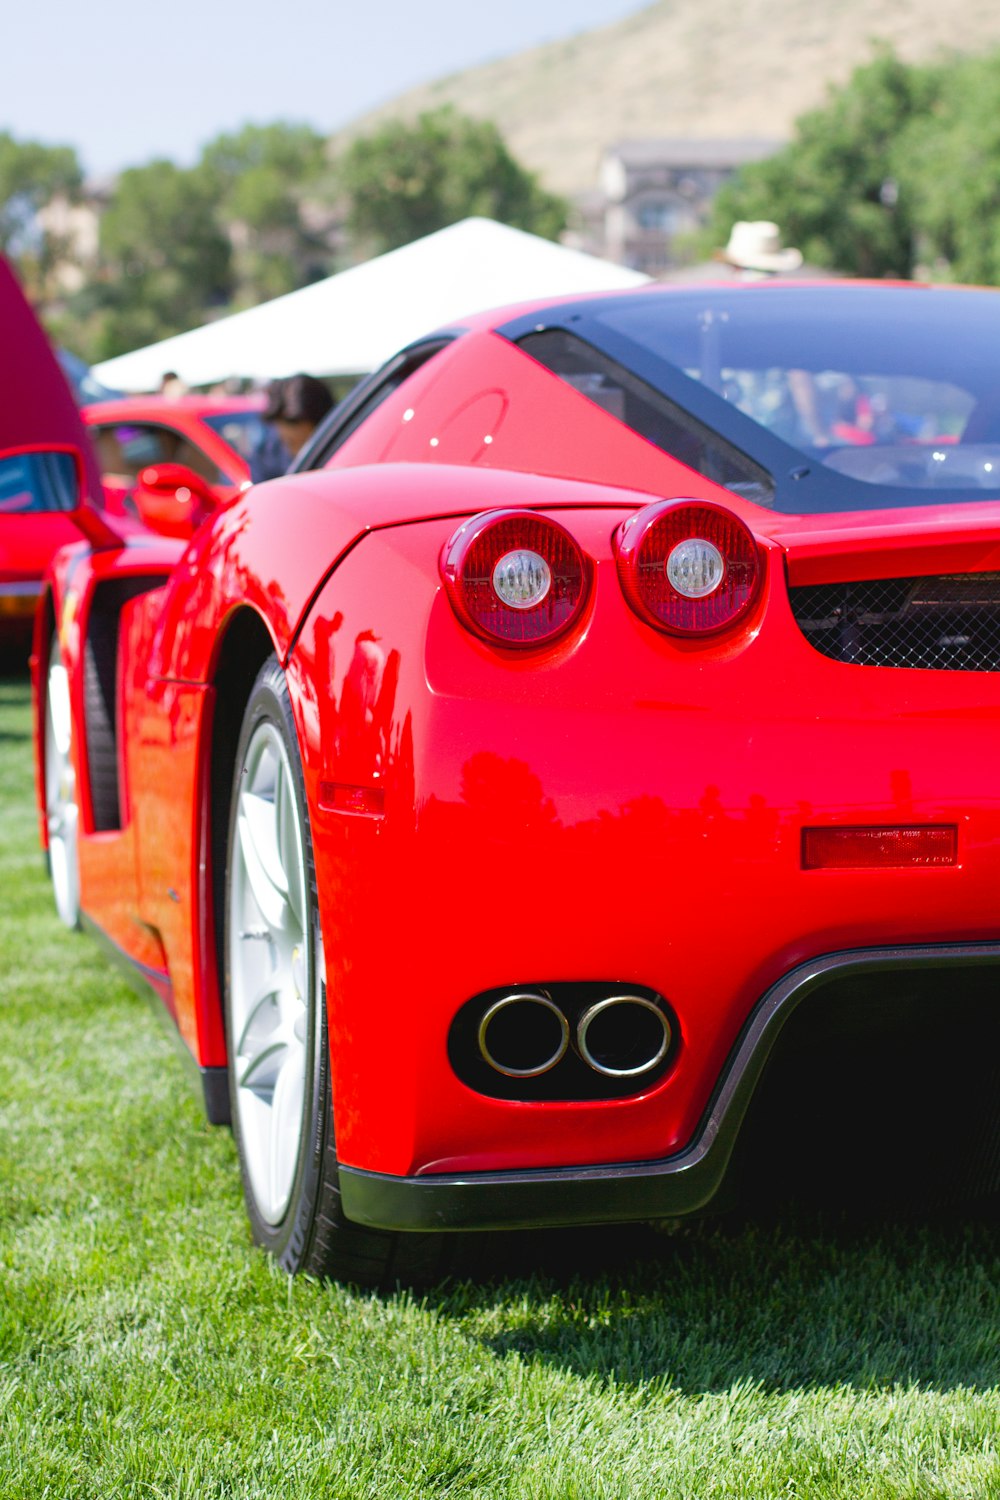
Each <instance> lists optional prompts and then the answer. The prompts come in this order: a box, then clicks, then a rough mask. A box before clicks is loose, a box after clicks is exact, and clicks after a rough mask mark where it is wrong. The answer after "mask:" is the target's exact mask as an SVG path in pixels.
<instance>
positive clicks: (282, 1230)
mask: <svg viewBox="0 0 1000 1500" xmlns="http://www.w3.org/2000/svg"><path fill="white" fill-rule="evenodd" d="M279 747H280V748H279ZM269 760H270V761H271V762H273V764H274V766H275V768H276V769H275V777H274V793H273V796H274V808H275V812H274V830H275V831H274V839H273V847H275V848H277V849H278V850H279V851H280V850H281V849H282V848H284V849H286V850H287V851H288V857H287V859H285V860H284V861H282V862H280V863H281V869H282V871H283V872H284V874H285V875H286V876H287V877H288V879H287V884H288V890H289V899H288V903H287V913H286V915H287V921H288V924H289V925H290V926H291V927H292V928H293V929H294V930H295V932H296V933H297V932H298V931H299V930H300V929H301V935H302V941H301V942H300V943H299V944H298V946H296V947H295V948H294V949H293V951H292V956H291V959H290V960H289V962H288V964H287V965H286V969H287V973H286V974H285V979H286V984H285V987H284V988H283V989H282V991H281V995H282V998H281V999H280V1000H279V998H278V974H279V971H280V970H281V954H280V950H281V949H282V948H283V947H284V948H287V947H288V944H289V942H290V941H291V940H292V939H291V938H290V937H289V936H288V933H287V931H286V930H285V928H284V927H280V926H273V925H272V926H271V928H270V929H269V930H270V936H268V937H264V936H263V929H264V928H267V927H268V919H267V915H266V912H265V910H264V907H267V908H268V909H269V910H270V909H271V907H270V904H269V903H270V888H265V890H264V892H263V896H264V907H262V906H261V905H260V904H259V903H258V902H257V901H256V899H255V897H254V894H253V885H252V881H251V877H250V873H249V870H248V860H249V864H250V865H253V861H254V859H255V857H256V854H255V851H254V848H253V840H252V839H251V838H250V836H249V834H248V824H249V822H250V821H252V820H253V818H254V816H255V815H256V814H255V810H256V809H257V808H258V807H259V804H260V802H261V801H265V802H266V797H265V798H262V797H260V796H259V793H260V791H261V789H262V788H263V789H266V787H267V781H268V762H269ZM255 788H256V790H255ZM245 799H249V800H245ZM282 808H284V809H285V812H284V813H282V811H281V809H282ZM292 813H294V817H295V818H296V819H297V822H298V836H297V839H296V838H294V837H291V835H290V828H291V825H290V822H289V818H290V816H291V815H292ZM241 819H242V821H241ZM263 842H266V841H262V843H263ZM248 845H249V854H248V852H247V850H248ZM267 847H268V849H270V848H271V847H272V845H271V844H267ZM297 851H300V852H301V864H302V873H303V879H302V881H301V887H299V882H298V879H297V876H296V875H295V873H294V870H293V868H292V867H293V866H294V863H295V854H296V852H297ZM255 868H256V867H255ZM290 872H291V873H290ZM258 879H259V876H258ZM300 890H301V898H302V899H301V902H300V899H299V895H300ZM300 905H301V911H298V908H299V906H300ZM254 909H256V912H257V915H258V917H259V922H258V927H257V928H253V927H250V926H249V925H243V924H245V923H248V920H252V919H253V912H254ZM272 914H273V912H272ZM258 929H259V930H258ZM265 944H267V945H269V947H270V950H271V957H270V962H271V963H272V965H273V967H274V977H273V978H269V976H268V975H266V974H265V977H264V980H263V985H264V987H265V988H266V986H267V985H268V983H270V984H271V986H272V988H273V989H274V991H275V993H274V995H272V996H270V997H268V999H267V1000H266V1001H263V1000H260V999H256V1000H255V1001H254V1003H253V1004H251V1005H250V1006H249V1015H248V1002H247V993H248V992H249V993H252V994H254V995H259V992H260V988H261V985H260V984H257V985H256V987H255V985H254V982H253V981H254V980H255V979H259V976H260V973H261V971H263V969H264V967H265V961H264V958H263V956H262V955H263V954H264V951H265ZM253 945H256V948H255V947H253ZM303 954H304V958H303ZM258 955H260V956H258ZM224 975H225V981H224V992H225V1019H226V1039H227V1049H228V1056H229V1093H230V1101H231V1107H232V1123H233V1133H234V1136H235V1138H236V1145H237V1150H238V1153H239V1159H240V1170H241V1174H242V1177H243V1190H244V1196H245V1199H246V1206H247V1212H248V1215H249V1218H250V1225H251V1229H252V1232H253V1237H254V1240H255V1241H256V1243H257V1244H258V1245H261V1246H263V1248H264V1249H266V1250H267V1251H269V1252H270V1253H271V1254H272V1255H273V1256H274V1257H275V1259H276V1260H277V1261H278V1263H279V1265H281V1266H282V1267H283V1268H284V1269H285V1270H286V1271H289V1272H292V1273H296V1272H299V1271H304V1272H307V1273H309V1274H311V1275H314V1276H319V1277H324V1278H325V1277H333V1278H336V1279H338V1280H342V1281H348V1282H353V1283H355V1284H357V1285H360V1286H366V1287H372V1286H385V1285H389V1284H392V1282H393V1281H395V1280H397V1279H398V1280H400V1281H402V1282H409V1283H412V1282H416V1281H420V1282H426V1281H428V1280H433V1279H436V1278H437V1277H438V1276H440V1275H441V1274H443V1269H444V1254H445V1250H446V1240H447V1237H446V1236H442V1235H423V1234H420V1235H412V1234H392V1233H388V1232H383V1231H378V1230H369V1229H363V1228H361V1227H360V1226H358V1225H356V1224H352V1223H351V1222H350V1221H349V1220H347V1219H345V1217H344V1214H343V1211H342V1209H341V1203H340V1190H339V1180H338V1168H337V1150H336V1139H335V1133H334V1108H333V1100H332V1096H331V1087H330V1056H329V1035H328V1028H327V1024H326V986H325V976H324V974H323V962H322V943H321V937H320V930H319V919H318V905H317V900H316V873H315V866H314V863H313V853H312V840H311V836H310V831H309V817H308V810H307V805H306V797H305V787H304V782H303V776H302V763H301V758H300V755H299V750H298V744H297V739H296V733H295V726H294V721H293V718H292V711H291V704H290V702H289V697H288V688H287V685H286V682H285V676H284V673H283V671H282V669H281V667H280V665H279V664H278V662H277V661H276V659H275V658H274V657H273V656H272V657H270V658H269V659H268V660H267V661H266V662H265V663H264V665H263V667H262V668H261V670H260V672H259V673H258V675H257V679H256V681H255V683H254V686H253V689H252V691H251V694H250V699H249V702H248V704H247V707H246V712H245V714H244V717H243V725H242V729H241V731H240V737H239V743H238V746H237V752H236V764H235V767H234V776H233V788H232V797H231V802H230V814H229V839H228V848H227V858H226V871H225V929H224ZM300 976H305V977H304V980H303V982H302V985H301V988H304V989H305V990H306V994H305V996H301V995H300V993H299V990H298V988H296V989H295V994H294V997H293V998H292V1000H291V1001H289V999H288V982H289V981H290V982H291V984H292V985H294V986H298V984H299V977H300ZM300 1003H301V1012H302V1020H301V1023H299V1022H298V1021H296V1022H295V1023H294V1024H293V1026H292V1028H291V1032H292V1033H294V1036H295V1038H296V1042H294V1043H292V1042H277V1041H275V1040H273V1039H274V1038H277V1037H278V1036H279V1033H280V1034H283V1035H285V1036H286V1037H287V1036H288V1035H289V1034H290V1033H289V1027H288V1023H287V1018H285V1019H282V1020H281V1021H280V1023H279V1022H278V1021H277V1020H276V1019H275V1017H276V1016H277V1015H278V1013H279V1012H283V1010H286V1009H287V1007H288V1006H289V1004H290V1005H291V1006H292V1007H293V1008H294V1007H295V1006H296V1005H299V1004H300ZM261 1013H262V1014H261ZM271 1021H274V1025H273V1026H272V1028H271V1030H270V1031H269V1030H268V1024H269V1023H270V1022H271ZM300 1030H301V1031H302V1033H303V1035H302V1039H301V1040H302V1046H301V1052H302V1056H301V1059H299V1058H298V1052H297V1050H296V1047H297V1038H298V1035H299V1031H300ZM251 1032H253V1033H254V1036H253V1037H252V1038H251V1040H249V1041H247V1040H246V1038H247V1037H248V1035H249V1034H250V1033H251ZM241 1044H242V1047H243V1050H242V1052H241V1051H240V1048H241ZM254 1047H256V1048H257V1054H256V1055H254V1054H253V1048H254ZM282 1048H284V1054H285V1055H286V1057H287V1061H286V1062H285V1063H284V1064H281V1063H273V1062H271V1061H269V1059H272V1058H273V1057H275V1056H278V1055H279V1054H281V1049H282ZM248 1058H249V1061H247V1059H248ZM258 1058H261V1059H263V1062H258V1060H257V1059H258ZM274 1067H276V1068H277V1072H276V1074H275V1077H276V1080H277V1081H276V1082H275V1083H274V1085H273V1088H272V1094H271V1100H272V1102H271V1104H270V1105H269V1106H268V1105H267V1104H266V1103H261V1102H260V1101H261V1100H262V1099H263V1096H264V1094H266V1076H265V1078H264V1083H263V1084H262V1083H257V1084H256V1086H255V1085H254V1083H253V1080H254V1079H255V1078H257V1077H258V1075H265V1074H266V1072H267V1070H268V1068H274ZM285 1067H287V1068H288V1070H289V1072H288V1077H289V1078H291V1077H292V1076H293V1075H294V1078H295V1079H296V1080H297V1079H298V1077H299V1074H300V1073H301V1083H302V1102H301V1111H300V1112H299V1114H298V1135H297V1144H295V1143H294V1142H293V1141H292V1136H293V1134H294V1130H293V1129H287V1130H285V1131H284V1133H283V1134H282V1133H281V1132H280V1130H279V1126H280V1125H281V1124H282V1122H284V1123H285V1124H287V1123H288V1121H287V1120H286V1119H285V1115H284V1112H283V1110H282V1112H279V1110H278V1105H277V1103H276V1101H277V1099H278V1094H279V1089H280V1088H281V1087H282V1077H283V1071H282V1070H283V1068H285ZM241 1080H242V1081H241ZM285 1093H286V1094H290V1096H291V1097H292V1098H293V1099H295V1098H296V1097H297V1095H296V1094H295V1093H292V1092H291V1085H289V1084H287V1081H286V1087H285ZM282 1097H284V1096H282ZM267 1109H270V1110H271V1112H272V1122H271V1123H272V1125H273V1129H272V1131H271V1137H270V1140H271V1142H272V1147H271V1150H270V1151H269V1152H267V1153H266V1155H267V1163H266V1164H264V1163H263V1161H262V1158H263V1155H264V1153H263V1152H262V1149H261V1139H262V1129H260V1128H258V1125H259V1122H260V1121H261V1120H262V1119H264V1118H265V1116H266V1111H267ZM291 1114H292V1111H289V1115H288V1120H290V1119H291ZM263 1135H264V1138H266V1131H264V1132H263ZM275 1140H277V1141H279V1142H285V1143H286V1144H285V1145H283V1146H281V1147H280V1148H278V1149H276V1148H275V1147H274V1145H273V1142H274V1141H275ZM276 1160H278V1161H280V1163H281V1167H280V1169H279V1170H276V1169H275V1167H274V1162H275V1161H276ZM265 1177H266V1178H267V1182H266V1183H264V1178H265ZM262 1184H263V1186H262ZM276 1184H277V1186H278V1188H279V1189H280V1190H276ZM268 1190H270V1191H268Z"/></svg>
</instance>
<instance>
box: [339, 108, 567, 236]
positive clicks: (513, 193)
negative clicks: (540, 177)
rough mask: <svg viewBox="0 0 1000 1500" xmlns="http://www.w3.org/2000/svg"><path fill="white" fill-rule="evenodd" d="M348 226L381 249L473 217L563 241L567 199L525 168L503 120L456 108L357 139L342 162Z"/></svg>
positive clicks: (391, 125) (437, 111) (390, 126)
mask: <svg viewBox="0 0 1000 1500" xmlns="http://www.w3.org/2000/svg"><path fill="white" fill-rule="evenodd" d="M340 181H341V183H342V186H343V188H344V191H345V193H346V195H347V197H348V199H349V202H350V209H349V212H348V221H347V222H348V228H349V230H350V231H351V233H352V234H353V235H354V236H355V238H356V240H358V241H359V242H361V243H363V244H365V245H370V246H371V247H372V248H373V249H374V250H376V251H382V250H391V249H394V248H395V247H396V246H398V245H406V244H409V242H410V241H411V240H415V239H419V238H420V237H421V236H422V235H425V234H431V233H433V231H434V230H436V229H443V228H445V227H446V226H447V225H448V224H454V223H456V222H457V221H458V220H460V219H465V218H468V217H470V216H472V215H480V216H482V217H484V218H490V219H497V220H499V221H500V222H501V223H503V224H512V225H514V227H515V228H517V229H526V230H529V231H530V232H531V233H533V234H539V235H543V236H544V237H545V238H547V239H555V238H557V236H558V235H559V234H560V233H561V231H562V230H563V229H564V228H565V225H566V205H565V203H564V202H563V201H562V200H561V199H560V198H557V197H555V196H554V195H553V194H551V193H547V192H546V191H545V190H544V189H543V188H541V187H540V186H539V184H538V182H537V180H536V179H535V177H534V175H533V174H532V173H530V172H527V171H526V170H525V169H524V168H523V167H522V166H520V165H519V164H518V163H517V162H516V161H515V160H514V158H513V157H512V156H511V154H510V152H509V151H508V150H507V147H506V145H505V144H504V141H503V137H502V136H501V135H500V132H499V131H498V130H497V128H496V126H495V125H492V124H490V123H489V122H488V121H485V120H473V119H470V118H468V117H467V116H463V115H460V114H458V113H456V111H455V110H454V109H452V108H451V107H450V106H449V107H445V108H443V109H438V110H433V111H431V112H429V113H427V114H423V115H421V116H420V117H419V119H418V120H416V122H415V123H407V122H405V121H401V120H394V121H391V122H390V123H389V124H387V125H384V126H382V128H381V129H380V130H378V131H376V132H375V134H374V135H370V136H363V137H361V138H360V139H358V140H356V141H354V142H353V143H352V144H351V146H349V147H348V149H347V151H346V152H345V155H344V158H343V160H342V162H341V166H340Z"/></svg>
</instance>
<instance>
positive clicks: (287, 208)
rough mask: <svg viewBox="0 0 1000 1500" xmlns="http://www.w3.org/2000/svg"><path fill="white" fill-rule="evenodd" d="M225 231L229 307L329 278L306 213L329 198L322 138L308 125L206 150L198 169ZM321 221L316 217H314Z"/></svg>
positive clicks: (248, 131)
mask: <svg viewBox="0 0 1000 1500" xmlns="http://www.w3.org/2000/svg"><path fill="white" fill-rule="evenodd" d="M198 175H199V177H200V178H201V180H202V181H203V182H205V183H207V184H208V185H209V186H210V189H211V191H212V193H213V195H214V196H215V200H216V204H217V211H218V215H219V218H220V221H222V222H225V223H227V224H229V225H230V226H231V237H232V240H233V244H234V269H235V276H236V291H235V299H234V300H235V302H236V304H237V305H246V306H250V305H253V304H255V303H257V302H261V301H265V300H266V299H268V298H270V297H278V296H280V295H281V294H282V293H284V292H290V291H294V290H295V289H296V288H297V287H300V286H305V285H306V284H307V283H308V282H309V281H314V280H316V278H317V277H318V276H323V275H326V274H327V273H328V272H329V270H330V265H329V261H330V253H329V250H328V249H327V246H326V244H325V243H324V242H323V240H322V238H321V237H320V235H319V234H317V232H316V230H315V229H314V228H313V227H312V221H311V217H310V213H309V207H310V205H311V204H312V205H317V206H319V207H320V208H321V209H322V207H323V205H324V202H325V200H326V199H328V198H329V195H330V173H329V168H328V164H327V157H326V138H325V137H324V136H322V135H320V134H318V133H317V132H316V131H315V130H312V129H311V128H310V127H309V126H308V125H290V124H284V123H280V122H279V123H277V124H273V125H246V126H244V128H243V129H242V130H241V131H240V132H239V133H238V134H235V135H220V136H218V137H217V138H216V139H215V140H214V141H211V142H209V144H208V145H207V146H206V147H205V149H204V150H203V152H202V155H201V161H200V163H199V167H198ZM321 219H322V214H321Z"/></svg>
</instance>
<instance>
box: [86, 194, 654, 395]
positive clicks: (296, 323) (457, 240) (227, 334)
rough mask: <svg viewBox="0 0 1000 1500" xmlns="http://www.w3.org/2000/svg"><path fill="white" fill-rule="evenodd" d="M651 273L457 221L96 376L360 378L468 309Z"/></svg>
mask: <svg viewBox="0 0 1000 1500" xmlns="http://www.w3.org/2000/svg"><path fill="white" fill-rule="evenodd" d="M648 279H649V278H648V277H647V276H643V275H642V274H641V273H640V272H638V271H631V270H628V269H627V268H626V267H624V266H617V265H613V264H612V263H611V262H610V261H605V260H598V259H597V258H596V257H595V256H592V255H584V254H582V253H581V252H580V251H578V250H567V249H566V247H565V246H563V245H557V244H554V243H553V242H552V241H551V240H543V239H539V238H538V236H537V235H533V234H525V233H524V231H523V230H520V229H511V228H509V227H508V226H507V225H504V224H496V223H494V222H493V221H492V220H490V219H463V220H462V222H461V223H460V224H452V225H450V226H449V227H448V228H447V229H440V230H438V231H437V233H436V234H429V235H426V236H425V237H424V238H423V239H420V240H415V241H414V242H413V244H411V245H404V246H403V247H402V248H401V249H399V250H390V251H389V252H388V254H386V255H380V256H378V257H377V258H376V259H375V260H369V261H366V262H365V263H364V264H363V265H359V266H352V267H351V268H350V269H349V270H347V271H341V272H340V273H339V274H338V275H336V276H329V277H327V279H326V280H325V281H318V282H316V283H315V284H314V285H312V286H307V287H303V288H302V289H301V291H298V292H289V293H288V294H287V295H286V296H284V297H276V298H275V299H274V300H273V301H272V302H265V303H262V304H261V306H260V307H252V308H249V309H248V310H247V311H246V312H241V313H233V314H232V315H231V316H230V317H228V318H220V319H219V320H218V321H217V322H215V323H206V324H205V325H204V327H202V328H194V329H192V330H191V332H190V333H181V334H177V335H175V336H174V337H173V338H169V339H163V340H161V342H160V343H158V344H150V345H149V346H148V347H147V348H145V349H137V350H135V352H134V353H132V354H121V355H119V356H118V357H117V358H115V359H106V360H105V361H104V362H103V364H99V365H97V366H95V374H96V375H97V378H98V379H99V380H101V381H103V382H104V384H105V385H109V386H115V387H117V388H118V389H119V390H126V391H150V390H156V389H157V388H158V387H159V384H160V381H161V379H162V377H163V375H164V373H165V372H166V371H167V370H173V371H176V373H177V374H178V375H179V376H180V377H181V379H182V380H184V381H185V382H186V383H187V384H188V385H192V386H199V385H210V384H212V383H214V382H215V381H220V380H225V379H227V378H229V377H230V376H240V377H243V378H245V379H251V380H268V379H270V378H272V377H276V376H283V375H293V374H295V373H297V372H298V371H300V370H308V371H309V372H310V373H311V374H313V375H360V374H363V373H366V372H367V371H369V370H374V369H375V368H376V367H377V366H378V365H380V364H381V363H382V362H383V360H386V359H388V358H389V357H390V356H391V355H392V354H394V353H395V352H396V350H397V349H400V348H402V347H403V346H404V345H405V344H408V343H410V342H411V340H413V339H416V338H420V337H421V336H422V335H423V334H425V333H431V332H433V330H434V329H435V328H441V327H445V326H446V325H448V324H449V323H454V322H457V321H458V320H459V319H461V318H462V317H467V316H469V315H470V314H471V313H475V312H482V311H483V310H484V309H486V308H490V307H502V306H505V305H507V304H508V303H517V302H523V301H530V300H531V299H533V298H536V297H558V296H564V295H568V296H573V295H575V294H577V293H580V294H581V295H583V294H585V293H587V292H596V291H610V290H613V289H615V288H618V287H631V286H639V285H641V284H642V283H643V282H645V281H648Z"/></svg>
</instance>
